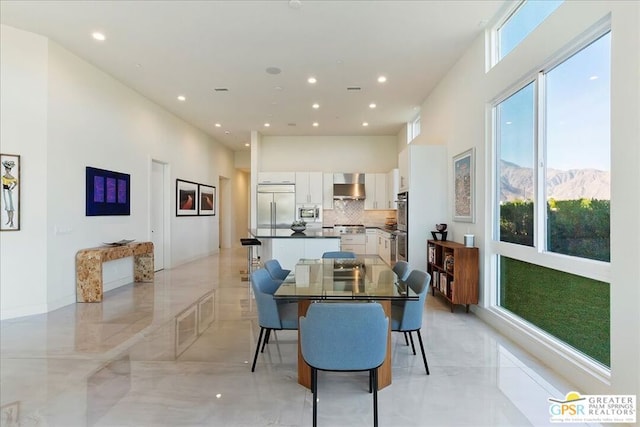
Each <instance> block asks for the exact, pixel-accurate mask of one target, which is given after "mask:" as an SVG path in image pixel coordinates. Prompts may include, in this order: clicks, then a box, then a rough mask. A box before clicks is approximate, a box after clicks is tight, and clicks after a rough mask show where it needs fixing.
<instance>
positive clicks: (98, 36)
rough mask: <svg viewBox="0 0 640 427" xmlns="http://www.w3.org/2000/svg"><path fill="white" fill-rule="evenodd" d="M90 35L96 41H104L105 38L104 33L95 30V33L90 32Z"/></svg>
mask: <svg viewBox="0 0 640 427" xmlns="http://www.w3.org/2000/svg"><path fill="white" fill-rule="evenodd" d="M91 37H93V38H94V39H96V40H98V41H101V42H103V41H105V40H106V39H107V38H106V37H105V35H104V34H102V33H99V32H97V31H96V32H95V33H92V34H91Z"/></svg>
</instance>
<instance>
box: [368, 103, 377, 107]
mask: <svg viewBox="0 0 640 427" xmlns="http://www.w3.org/2000/svg"><path fill="white" fill-rule="evenodd" d="M376 107H377V105H376V104H375V102H372V103H371V104H369V108H376Z"/></svg>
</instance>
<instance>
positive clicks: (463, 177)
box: [453, 148, 476, 222]
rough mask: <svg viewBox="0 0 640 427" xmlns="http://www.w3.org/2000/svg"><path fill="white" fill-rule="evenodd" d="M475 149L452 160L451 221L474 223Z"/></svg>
mask: <svg viewBox="0 0 640 427" xmlns="http://www.w3.org/2000/svg"><path fill="white" fill-rule="evenodd" d="M475 187H476V185H475V148H471V149H469V150H467V151H465V152H464V153H460V154H458V155H457V156H455V157H454V158H453V189H454V193H453V194H454V196H453V220H454V221H458V222H475V208H476V207H475Z"/></svg>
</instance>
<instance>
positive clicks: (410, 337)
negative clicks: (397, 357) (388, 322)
mask: <svg viewBox="0 0 640 427" xmlns="http://www.w3.org/2000/svg"><path fill="white" fill-rule="evenodd" d="M408 334H409V339H410V340H411V350H413V355H414V356H415V355H416V346H415V345H413V335H411V332H408Z"/></svg>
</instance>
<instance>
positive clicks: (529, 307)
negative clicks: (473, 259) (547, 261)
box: [500, 257, 610, 366]
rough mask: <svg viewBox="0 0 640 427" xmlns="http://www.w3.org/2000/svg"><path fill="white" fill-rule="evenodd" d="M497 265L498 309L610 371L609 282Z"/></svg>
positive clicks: (505, 262)
mask: <svg viewBox="0 0 640 427" xmlns="http://www.w3.org/2000/svg"><path fill="white" fill-rule="evenodd" d="M500 260H501V263H500V274H501V278H500V279H501V280H500V286H501V289H500V305H501V306H502V307H504V308H506V309H507V310H509V311H511V312H513V313H515V314H517V315H518V316H520V317H522V318H523V319H525V320H527V321H529V322H531V323H532V324H534V325H536V326H537V327H539V328H540V329H543V330H545V331H546V332H548V333H550V334H552V335H554V336H555V337H557V338H559V339H561V340H562V341H564V342H566V343H567V344H569V345H571V346H572V347H574V348H576V349H578V350H580V351H581V352H583V353H584V354H586V355H588V356H590V357H592V358H593V359H595V360H597V361H599V362H600V363H602V364H604V365H606V366H610V355H609V350H610V322H609V319H610V312H609V283H604V282H600V281H597V280H592V279H587V278H584V277H580V276H576V275H573V274H569V273H564V272H561V271H558V270H552V269H549V268H545V267H541V266H538V265H534V264H529V263H526V262H523V261H518V260H514V259H511V258H506V257H501V258H500Z"/></svg>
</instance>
